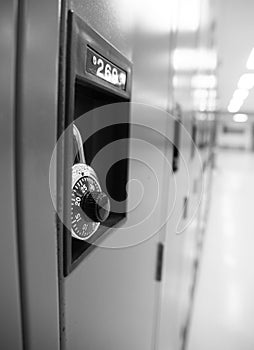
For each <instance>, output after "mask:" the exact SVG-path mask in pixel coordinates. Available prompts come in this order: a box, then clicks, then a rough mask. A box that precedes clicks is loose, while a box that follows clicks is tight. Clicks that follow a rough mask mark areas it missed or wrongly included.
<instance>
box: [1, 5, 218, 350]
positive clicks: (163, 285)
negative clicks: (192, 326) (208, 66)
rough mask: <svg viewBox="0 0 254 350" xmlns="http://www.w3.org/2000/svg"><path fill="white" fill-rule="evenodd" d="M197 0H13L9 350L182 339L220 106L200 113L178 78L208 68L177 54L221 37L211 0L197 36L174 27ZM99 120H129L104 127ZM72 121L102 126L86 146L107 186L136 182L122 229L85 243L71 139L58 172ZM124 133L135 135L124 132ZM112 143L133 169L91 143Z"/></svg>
mask: <svg viewBox="0 0 254 350" xmlns="http://www.w3.org/2000/svg"><path fill="white" fill-rule="evenodd" d="M187 2H188V1H187V0H186V1H184V0H181V1H174V0H170V1H167V2H165V1H163V0H160V1H159V3H158V4H156V6H155V4H154V3H153V2H148V3H145V2H142V3H141V2H140V3H139V4H135V2H131V3H130V2H127V1H125V0H121V1H115V0H101V1H100V2H98V3H94V2H93V1H90V0H70V1H67V0H65V1H60V2H59V1H52V0H46V1H44V2H40V1H37V0H35V1H31V0H25V1H22V2H21V1H18V2H17V1H14V0H13V1H9V2H8V3H5V4H1V6H0V8H1V15H0V18H1V23H2V24H1V25H2V26H3V34H4V35H3V39H2V38H1V43H0V45H1V47H0V48H1V49H0V52H1V55H2V56H3V57H2V59H1V74H2V79H1V82H0V88H1V92H2V93H1V99H2V101H1V104H2V106H3V108H2V111H3V112H2V113H3V116H4V117H3V118H2V119H1V129H0V130H1V137H0V140H1V142H2V147H1V152H2V156H3V164H5V166H4V171H3V172H2V174H1V181H0V186H1V192H2V193H3V198H5V200H4V203H1V222H3V225H4V226H3V232H4V235H3V244H1V248H0V249H1V254H0V256H1V259H3V262H1V266H2V267H3V271H2V276H3V277H2V282H3V283H2V285H3V286H4V288H3V290H2V293H3V296H2V297H1V298H0V302H1V308H2V309H3V312H2V313H1V314H2V317H3V319H1V324H3V325H5V326H4V327H2V329H1V343H2V344H5V349H17V350H18V349H22V348H23V349H45V348H48V349H60V348H61V349H84V348H85V349H88V350H93V349H96V350H100V349H103V350H114V349H120V348H121V349H123V350H124V349H137V350H141V349H143V350H146V349H159V350H164V349H172V350H176V349H183V348H184V347H185V345H186V344H185V343H186V340H187V334H188V325H189V323H190V319H191V310H192V301H193V295H194V289H195V281H196V276H197V269H198V262H199V261H200V254H201V248H202V242H203V234H204V230H205V223H206V218H207V210H208V207H209V198H210V188H211V177H212V166H213V146H214V138H215V119H214V114H213V112H208V111H203V112H198V111H195V109H194V108H193V106H192V102H193V101H192V94H191V87H190V85H188V84H187V87H183V86H182V85H181V84H180V85H177V84H176V83H175V82H176V81H177V80H179V79H180V80H181V79H182V78H184V79H185V78H187V80H189V81H190V80H191V78H192V76H193V74H197V73H198V72H197V70H198V67H197V69H196V68H195V72H191V73H190V72H187V73H186V72H180V73H179V72H178V71H177V69H176V68H175V67H173V63H172V60H171V58H172V55H173V52H175V51H176V50H177V49H179V48H181V47H185V46H186V45H187V46H188V47H189V48H192V49H193V50H197V51H198V50H200V48H201V49H202V48H203V47H206V48H207V47H208V48H210V46H211V45H214V42H213V35H214V34H213V20H214V19H213V16H212V14H213V11H212V10H211V9H210V7H211V6H210V5H209V4H210V2H209V1H205V2H202V4H201V2H200V11H201V15H200V17H199V18H198V20H199V26H198V27H197V28H198V29H197V30H196V31H194V32H193V31H191V32H188V31H187V32H186V31H184V32H182V31H181V30H180V29H177V27H175V17H177V16H175V17H174V14H175V13H179V11H180V10H182V11H184V9H185V5H186V6H187ZM204 3H205V5H204ZM209 6H210V7H209ZM208 7H209V9H210V10H209V18H208V24H207V23H205V22H204V18H206V20H207V17H206V16H205V15H202V14H205V11H207V8H208ZM202 11H203V12H202ZM206 14H207V12H206ZM89 55H91V60H92V61H91V62H90V65H89V64H88V63H87V62H88V57H90V56H89ZM99 60H100V61H99ZM186 60H187V58H186ZM84 62H86V63H84ZM92 62H93V65H92ZM95 62H96V63H95ZM98 62H104V63H103V64H105V65H106V64H109V66H110V67H111V68H110V69H112V72H113V69H114V72H117V73H116V74H117V79H119V80H117V81H118V85H117V86H116V84H115V83H114V80H111V81H110V82H109V80H107V79H108V78H107V79H105V77H106V75H103V77H101V76H99V75H98V69H97V68H99V67H97V66H96V65H97V63H98ZM94 66H96V67H97V68H96V69H95V67H94ZM2 68H3V69H2ZM121 73H122V74H123V76H124V73H126V75H125V78H123V76H122V78H121V79H122V80H121V84H122V85H121V84H120V83H119V81H120V75H121ZM118 75H119V77H118ZM124 79H125V80H126V81H125V80H124ZM84 115H85V117H82V118H83V119H82V118H81V119H80V118H79V117H80V116H84ZM89 118H91V119H89ZM103 118H104V119H105V123H107V121H108V120H112V123H113V124H114V125H115V124H117V125H118V124H120V123H122V126H123V129H117V127H115V126H114V127H113V126H112V129H105V126H106V124H103V123H104V121H103V120H104V119H103ZM117 118H118V119H117ZM89 120H90V122H89ZM116 120H117V122H116ZM73 122H74V123H75V125H76V126H77V127H78V128H79V130H80V133H81V135H82V138H83V139H86V135H87V133H89V132H90V133H93V132H94V130H95V129H96V131H98V132H99V133H98V135H100V136H99V137H98V135H97V139H94V138H91V139H90V140H88V141H86V142H85V144H84V151H85V155H86V159H87V162H88V164H89V165H93V167H94V169H95V171H96V173H97V175H98V177H99V179H100V180H101V181H102V178H103V177H104V175H105V178H107V179H109V180H108V183H109V190H108V191H107V186H106V185H105V186H104V183H106V182H107V181H106V180H105V181H102V188H103V190H104V191H106V192H107V193H110V191H111V193H113V194H114V195H115V196H116V198H118V197H117V196H119V193H120V194H121V193H124V186H127V187H126V189H127V190H128V197H127V200H126V201H125V202H124V201H123V204H121V203H120V202H121V200H119V203H120V204H119V205H120V206H122V207H123V208H125V209H126V211H125V212H124V215H123V216H124V217H121V218H120V219H119V220H118V219H117V218H116V219H115V221H114V217H113V215H111V214H110V215H111V218H112V220H113V227H112V228H111V227H110V224H109V226H106V229H105V230H104V231H103V230H102V231H100V232H101V233H100V234H101V235H102V238H103V239H102V240H99V243H97V242H92V243H93V244H90V243H89V242H88V243H87V242H82V241H79V240H77V239H76V238H75V237H72V235H71V233H70V231H71V230H68V229H66V227H65V226H67V228H68V225H69V224H70V219H71V216H70V215H69V214H70V212H71V208H70V206H71V201H70V197H71V190H72V189H71V186H70V183H71V171H70V166H71V165H72V164H71V157H72V155H73V154H72V146H70V143H68V142H69V139H68V138H67V141H66V140H64V142H63V143H61V142H60V147H59V148H57V153H56V158H57V161H56V164H55V165H56V169H53V171H52V172H51V170H52V169H51V165H52V154H53V159H54V150H55V149H56V148H55V146H56V143H57V144H58V145H59V140H60V141H61V140H62V139H61V135H62V133H63V132H64V131H66V130H68V126H69V125H72V124H73ZM125 124H128V130H127V129H124V127H126V126H124V125H125ZM98 128H99V130H98ZM103 128H104V129H105V130H106V131H105V130H104V131H103V133H102V134H100V129H103ZM119 130H120V131H119ZM88 131H89V132H88ZM117 133H119V135H120V136H119V135H118V136H119V137H118V138H117V137H116V136H115V135H116V134H117ZM101 135H102V137H101ZM126 135H127V137H126ZM100 137H101V138H100ZM114 137H115V139H114ZM124 137H126V140H127V142H128V144H127V145H126V144H123V145H120V146H119V144H118V143H117V142H112V141H116V139H117V140H118V139H121V138H124ZM104 139H105V140H108V141H105V142H104V141H102V140H104ZM57 141H58V142H57ZM109 145H111V146H112V148H111V149H110V148H109V149H108V151H107V152H108V153H106V154H107V155H108V157H109V158H110V157H111V158H112V159H113V160H114V156H113V155H115V154H116V156H117V157H120V156H122V155H125V156H126V154H127V156H126V157H127V159H128V165H127V164H126V163H122V164H121V166H120V167H119V166H118V167H115V168H113V170H110V171H109V175H108V177H106V174H104V172H105V171H104V169H105V166H106V165H105V164H106V159H107V157H105V158H103V157H102V158H98V160H97V163H96V162H93V157H92V154H96V147H97V149H103V148H105V149H106V146H107V147H109ZM111 158H110V159H111ZM112 159H111V160H112ZM49 178H50V181H49ZM120 179H121V180H120ZM49 182H50V184H49ZM52 184H53V187H54V190H55V191H56V193H53V195H52V192H54V191H51V190H52V188H50V186H51V185H52ZM110 186H111V187H110ZM120 198H121V196H120ZM115 202H117V201H115ZM111 203H113V204H111V206H112V208H117V205H118V204H114V201H113V200H112V199H111ZM122 207H121V208H122ZM125 209H124V210H125ZM66 213H67V214H66ZM57 214H58V215H57ZM62 214H63V215H66V217H67V221H64V222H62V221H63V219H62ZM143 219H144V220H143ZM111 226H112V225H111ZM98 232H99V231H98ZM91 247H92V248H91Z"/></svg>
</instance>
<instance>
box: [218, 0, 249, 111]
mask: <svg viewBox="0 0 254 350" xmlns="http://www.w3.org/2000/svg"><path fill="white" fill-rule="evenodd" d="M216 17H217V43H218V56H219V67H218V97H219V100H218V109H219V110H220V111H227V106H228V104H229V101H230V99H231V97H232V95H233V93H234V91H235V89H236V88H237V83H238V80H239V78H240V76H241V75H242V74H243V73H247V72H249V71H248V70H247V68H246V61H247V59H248V57H249V54H250V52H251V49H252V48H253V47H254V1H253V0H218V1H217V16H216ZM251 72H254V71H251ZM239 112H247V113H254V89H252V90H251V91H250V94H249V96H248V97H247V99H246V100H245V102H244V103H243V105H242V107H241V109H240V111H239Z"/></svg>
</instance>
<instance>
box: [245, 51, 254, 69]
mask: <svg viewBox="0 0 254 350" xmlns="http://www.w3.org/2000/svg"><path fill="white" fill-rule="evenodd" d="M246 68H247V69H254V48H253V49H252V50H251V53H250V56H249V58H248V60H247V63H246Z"/></svg>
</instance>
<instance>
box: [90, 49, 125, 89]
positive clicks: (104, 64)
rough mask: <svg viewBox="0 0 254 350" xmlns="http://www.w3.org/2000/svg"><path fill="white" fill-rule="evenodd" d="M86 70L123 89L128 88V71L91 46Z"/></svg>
mask: <svg viewBox="0 0 254 350" xmlns="http://www.w3.org/2000/svg"><path fill="white" fill-rule="evenodd" d="M86 70H87V71H88V72H89V73H91V74H93V75H96V76H97V77H99V78H100V79H103V80H105V81H107V82H109V83H110V84H113V85H115V86H116V87H118V88H120V89H121V90H125V88H126V72H125V71H123V70H121V69H120V68H118V67H116V66H115V65H114V64H112V63H111V62H109V61H108V60H106V59H105V58H104V57H102V56H100V55H99V54H97V53H96V52H94V51H93V50H91V49H90V48H87V63H86Z"/></svg>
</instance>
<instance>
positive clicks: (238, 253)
mask: <svg viewBox="0 0 254 350" xmlns="http://www.w3.org/2000/svg"><path fill="white" fill-rule="evenodd" d="M253 182H254V154H253V153H252V154H251V153H244V152H241V151H220V152H219V153H218V156H217V161H216V170H215V174H214V180H213V189H212V202H211V208H210V214H209V219H208V227H207V232H206V236H205V243H204V248H203V253H202V261H201V267H200V270H199V278H198V285H197V289H196V296H195V302H194V311H193V315H192V322H191V327H190V333H189V342H188V347H187V350H253V349H254V223H253V221H254V205H253V201H254V184H253Z"/></svg>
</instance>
